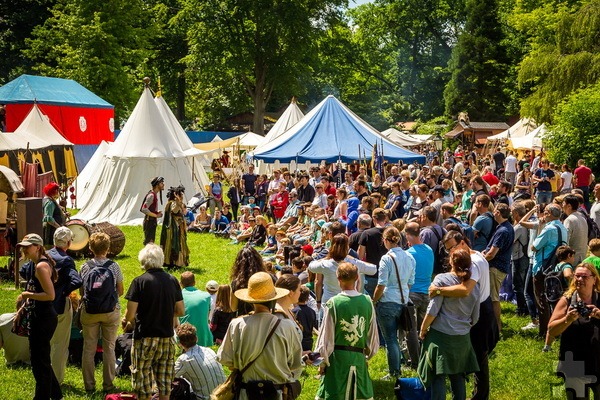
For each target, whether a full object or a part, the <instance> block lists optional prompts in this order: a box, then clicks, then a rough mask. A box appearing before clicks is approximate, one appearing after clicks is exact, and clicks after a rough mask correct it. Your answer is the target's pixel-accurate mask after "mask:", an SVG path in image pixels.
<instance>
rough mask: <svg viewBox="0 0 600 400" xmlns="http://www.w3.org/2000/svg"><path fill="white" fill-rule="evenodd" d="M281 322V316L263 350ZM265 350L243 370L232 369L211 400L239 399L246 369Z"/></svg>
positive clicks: (212, 394)
mask: <svg viewBox="0 0 600 400" xmlns="http://www.w3.org/2000/svg"><path fill="white" fill-rule="evenodd" d="M280 322H281V320H280V319H279V318H277V322H275V326H273V328H272V329H271V331H270V332H269V335H267V339H266V340H265V344H264V346H263V351H264V349H265V347H267V344H268V343H269V340H271V336H273V334H274V333H275V330H276V329H277V327H278V326H279V323H280ZM263 351H261V352H260V354H259V355H258V356H257V357H256V358H255V359H254V360H252V361H250V362H249V363H248V364H246V366H245V367H244V368H242V369H241V370H239V369H234V370H232V371H231V374H229V376H228V377H227V380H225V382H223V383H222V384H220V385H219V386H217V387H216V388H215V389H214V390H213V392H212V393H211V394H210V399H211V400H234V399H237V398H238V396H239V393H240V389H241V385H242V377H243V375H244V372H246V370H248V368H250V366H252V364H254V361H256V360H257V359H258V357H260V355H261V354H262V353H263Z"/></svg>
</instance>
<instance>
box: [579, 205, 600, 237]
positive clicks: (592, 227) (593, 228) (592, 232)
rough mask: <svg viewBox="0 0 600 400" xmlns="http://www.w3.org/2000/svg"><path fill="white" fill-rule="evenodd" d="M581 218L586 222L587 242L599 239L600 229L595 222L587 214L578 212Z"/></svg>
mask: <svg viewBox="0 0 600 400" xmlns="http://www.w3.org/2000/svg"><path fill="white" fill-rule="evenodd" d="M580 212H581V214H582V215H583V217H584V218H585V222H587V226H588V242H589V241H590V240H592V239H597V238H600V228H599V227H598V224H597V223H596V221H594V220H593V219H592V218H591V217H590V216H589V214H588V213H587V212H585V211H580Z"/></svg>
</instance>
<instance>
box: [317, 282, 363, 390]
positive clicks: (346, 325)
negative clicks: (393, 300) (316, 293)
mask: <svg viewBox="0 0 600 400" xmlns="http://www.w3.org/2000/svg"><path fill="white" fill-rule="evenodd" d="M325 307H327V308H328V309H329V314H330V315H331V317H332V319H333V322H334V324H335V344H336V346H346V347H351V348H356V349H359V348H362V349H364V348H366V347H367V343H368V339H369V338H368V333H369V323H370V321H371V316H372V313H373V305H372V303H371V299H370V298H369V297H368V296H365V295H360V296H354V297H351V296H347V295H345V294H343V293H341V294H338V295H336V296H334V297H332V298H331V299H329V301H328V302H327V304H326V305H325ZM315 399H317V400H321V399H327V400H330V399H331V400H334V399H335V400H338V399H339V400H372V399H373V383H372V382H371V378H370V377H369V370H368V366H367V359H366V357H365V354H364V353H359V352H358V351H351V350H342V349H335V350H334V351H333V353H332V354H331V356H329V366H328V367H327V370H326V372H325V375H324V376H323V377H321V384H320V385H319V389H318V390H317V395H316V397H315Z"/></svg>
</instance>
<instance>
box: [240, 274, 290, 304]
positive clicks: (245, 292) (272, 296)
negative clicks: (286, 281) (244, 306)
mask: <svg viewBox="0 0 600 400" xmlns="http://www.w3.org/2000/svg"><path fill="white" fill-rule="evenodd" d="M289 293H290V291H289V290H287V289H283V288H276V287H275V284H274V283H273V278H271V275H269V274H267V273H266V272H257V273H255V274H254V275H252V276H251V277H250V279H249V280H248V289H239V290H236V291H235V293H234V294H235V297H237V298H238V299H240V300H242V301H245V302H246V303H266V302H268V301H273V300H277V299H280V298H282V297H284V296H287V295H288V294H289Z"/></svg>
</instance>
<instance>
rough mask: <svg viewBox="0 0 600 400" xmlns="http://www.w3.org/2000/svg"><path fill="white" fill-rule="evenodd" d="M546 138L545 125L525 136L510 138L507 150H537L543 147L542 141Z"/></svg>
mask: <svg viewBox="0 0 600 400" xmlns="http://www.w3.org/2000/svg"><path fill="white" fill-rule="evenodd" d="M544 136H546V125H545V124H542V125H540V126H538V127H537V128H535V129H534V130H533V131H531V132H529V133H528V134H527V135H525V136H520V137H511V138H510V139H509V145H508V148H509V149H513V150H534V149H535V150H539V149H541V148H542V147H543V145H542V139H543V138H544Z"/></svg>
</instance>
